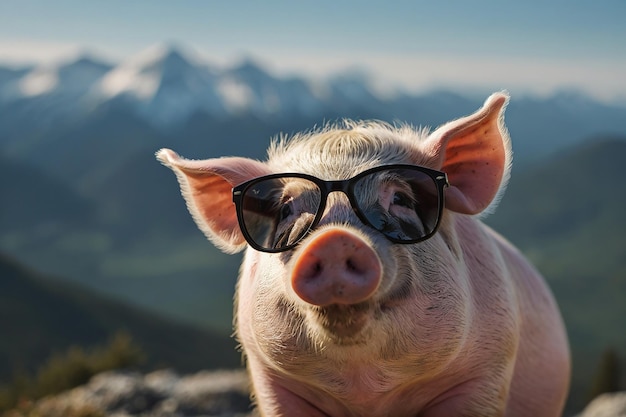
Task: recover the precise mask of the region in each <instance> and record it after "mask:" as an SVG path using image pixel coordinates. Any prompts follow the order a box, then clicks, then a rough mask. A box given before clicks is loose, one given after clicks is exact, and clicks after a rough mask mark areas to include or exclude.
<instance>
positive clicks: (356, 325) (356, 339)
mask: <svg viewBox="0 0 626 417" xmlns="http://www.w3.org/2000/svg"><path fill="white" fill-rule="evenodd" d="M371 307H372V306H371V305H370V304H369V303H360V304H353V305H341V304H332V305H329V306H325V307H313V308H312V309H311V312H312V316H313V317H312V318H313V320H314V321H315V323H316V325H317V326H318V327H319V328H321V329H322V330H323V332H324V334H325V336H326V337H327V338H328V339H330V340H331V341H332V342H334V343H336V344H339V345H353V344H358V343H363V342H364V341H365V329H366V328H367V327H368V323H369V322H370V320H371V319H372V308H371Z"/></svg>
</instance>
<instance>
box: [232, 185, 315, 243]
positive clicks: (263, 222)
mask: <svg viewBox="0 0 626 417" xmlns="http://www.w3.org/2000/svg"><path fill="white" fill-rule="evenodd" d="M320 200H321V192H320V190H319V187H318V186H317V185H316V184H315V183H313V182H312V181H309V180H307V179H303V178H297V177H281V178H272V179H261V180H259V181H257V182H254V183H253V184H251V185H250V186H249V187H248V188H246V190H245V191H244V195H243V201H242V213H243V220H244V226H245V228H246V230H247V232H248V234H249V235H250V237H251V238H252V240H253V241H254V242H255V243H256V244H257V245H259V246H261V247H263V248H265V249H281V248H285V247H287V246H290V245H293V244H295V243H296V242H297V241H298V240H300V238H302V236H304V234H306V232H307V231H308V230H309V228H310V226H311V223H312V221H313V219H314V218H315V213H316V212H317V209H318V208H319V205H320Z"/></svg>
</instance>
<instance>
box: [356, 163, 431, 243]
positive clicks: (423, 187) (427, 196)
mask: <svg viewBox="0 0 626 417" xmlns="http://www.w3.org/2000/svg"><path fill="white" fill-rule="evenodd" d="M387 184H393V185H394V187H397V188H398V189H402V190H403V192H404V193H410V194H411V195H410V196H409V197H410V199H411V200H412V201H413V202H414V204H412V208H411V209H409V208H406V207H405V208H404V209H403V210H404V212H403V210H399V211H396V212H392V211H391V210H387V209H386V208H385V207H383V206H382V205H381V203H380V201H379V200H378V198H379V196H380V194H381V191H382V188H383V187H385V186H386V185H387ZM354 194H355V196H356V200H357V203H358V206H359V210H360V211H361V213H362V214H363V215H364V216H365V218H366V219H367V221H368V223H369V224H370V225H371V226H372V227H374V228H375V229H376V230H379V231H380V232H381V233H383V234H384V235H385V236H388V237H390V238H392V239H395V240H399V241H410V240H418V239H421V238H422V237H424V236H427V235H428V234H430V233H431V232H432V231H433V230H434V229H435V227H436V223H437V217H438V213H439V198H438V190H437V185H436V184H435V181H434V180H433V179H432V178H431V177H430V176H429V175H427V174H425V173H424V172H422V171H419V170H418V169H410V168H401V169H390V170H383V171H377V172H373V173H371V174H370V175H366V176H364V177H363V178H360V179H359V180H358V181H357V183H356V184H355V187H354ZM368 198H369V200H368ZM405 210H412V211H411V212H410V213H407V212H406V211H405Z"/></svg>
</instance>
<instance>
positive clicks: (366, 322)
mask: <svg viewBox="0 0 626 417" xmlns="http://www.w3.org/2000/svg"><path fill="white" fill-rule="evenodd" d="M508 100H509V96H508V94H507V93H506V92H498V93H494V94H493V95H491V96H490V97H489V98H488V99H487V100H486V101H485V103H484V105H483V106H482V107H481V108H480V109H479V110H477V111H476V112H475V113H474V114H471V115H469V116H466V117H463V118H460V119H457V120H454V121H452V122H449V123H446V124H444V125H442V126H440V127H438V128H437V129H435V130H434V131H432V132H430V131H429V129H426V128H419V129H417V128H413V127H412V126H410V125H394V126H392V125H389V124H386V123H382V122H377V121H353V120H345V121H341V122H337V123H335V124H330V125H326V126H324V127H322V128H318V129H314V130H312V131H310V132H306V133H300V134H296V135H293V136H292V137H290V138H289V137H285V136H281V137H279V138H277V139H276V140H274V141H273V142H272V144H271V146H270V148H269V150H268V158H267V161H264V162H261V161H257V160H252V159H248V158H242V157H224V158H215V159H207V160H188V159H183V158H182V157H180V156H178V155H177V154H176V153H174V152H173V151H171V150H169V149H162V150H160V151H159V152H158V153H157V158H158V159H159V160H160V161H161V162H162V163H163V164H164V165H166V166H167V167H169V168H171V169H172V170H173V171H174V172H175V173H176V176H177V178H178V181H179V184H180V188H181V190H182V195H183V196H184V198H185V200H186V203H187V206H188V209H189V211H190V213H191V215H192V216H193V218H194V220H195V221H196V223H197V225H198V226H199V228H200V229H201V230H202V231H203V232H204V234H205V235H206V236H207V237H208V239H209V240H210V241H211V242H213V243H214V244H215V245H216V246H217V247H218V248H220V249H221V250H223V251H224V252H227V253H235V252H238V251H240V250H243V249H244V248H245V254H244V258H243V262H242V266H241V270H240V274H239V278H238V283H237V288H236V296H235V320H234V323H235V328H236V330H235V335H236V338H237V340H238V341H239V343H240V344H241V347H242V350H243V353H244V357H245V359H246V365H247V368H248V370H249V373H250V377H251V382H252V386H253V392H254V394H253V396H254V401H255V403H256V407H257V411H258V412H259V413H260V414H261V415H262V416H271V417H275V416H285V417H295V416H307V417H318V416H319V417H321V416H332V417H340V416H346V417H347V416H362V417H365V416H371V417H382V416H393V417H402V416H411V417H416V416H420V417H455V416H458V417H461V416H462V417H488V416H507V417H554V416H559V415H560V414H561V412H562V409H563V407H564V402H565V399H566V395H567V392H568V386H569V378H570V352H569V347H568V341H567V336H566V331H565V328H564V323H563V320H562V318H561V315H560V312H559V310H558V307H557V305H556V302H555V300H554V298H553V295H552V294H551V292H550V290H549V288H548V286H547V285H546V283H545V281H544V279H543V278H542V277H541V276H540V274H539V273H538V272H537V270H536V269H535V268H534V267H533V266H531V264H530V263H529V262H528V261H527V260H525V258H524V257H523V256H522V255H521V254H520V252H519V251H518V250H517V249H516V248H515V247H514V246H512V245H511V244H510V243H509V242H508V241H507V240H505V239H504V238H503V237H502V236H500V235H499V234H498V233H496V232H495V231H493V230H492V229H490V228H489V227H488V226H486V225H485V224H484V223H483V222H482V221H481V220H480V219H481V216H482V215H484V214H485V213H488V212H490V211H491V210H493V208H494V205H495V204H496V203H497V202H498V199H499V198H500V196H501V194H502V192H503V190H504V188H505V186H506V183H507V181H508V178H509V173H510V167H511V157H512V156H511V155H512V151H511V145H510V140H509V135H508V131H507V129H506V127H505V124H504V109H505V108H506V105H507V103H508ZM520 220H521V219H520Z"/></svg>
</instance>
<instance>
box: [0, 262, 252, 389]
mask: <svg viewBox="0 0 626 417" xmlns="http://www.w3.org/2000/svg"><path fill="white" fill-rule="evenodd" d="M0 317H2V318H3V320H2V337H1V338H0V357H2V358H3V360H2V361H0V383H1V382H2V381H6V380H7V379H8V378H10V377H11V375H12V374H13V373H15V372H16V371H17V370H23V371H24V372H27V373H32V372H35V371H36V370H37V369H38V367H39V366H40V365H41V364H42V363H43V362H44V361H45V360H47V359H48V358H49V357H50V355H51V354H53V353H54V352H61V351H65V350H67V349H69V348H70V347H71V346H94V345H100V344H102V343H104V342H105V341H106V340H108V339H110V338H111V337H113V335H115V334H117V333H119V332H120V331H125V332H126V333H128V334H131V335H132V337H133V339H134V340H135V341H136V342H137V343H138V344H139V345H140V346H141V347H142V349H143V350H144V351H145V352H146V357H147V360H146V362H145V363H144V364H143V367H144V368H145V369H154V368H157V367H171V368H174V369H176V370H178V371H180V372H190V371H194V370H198V369H204V368H218V367H236V366H238V365H240V364H241V359H240V355H239V354H238V353H237V352H236V350H235V342H234V340H232V339H231V338H230V337H229V334H228V333H218V332H212V331H209V330H203V329H199V328H195V327H193V326H190V325H188V324H182V323H177V322H173V321H171V320H169V319H165V318H162V317H159V316H155V315H152V314H149V313H146V312H145V311H142V310H139V309H137V308H132V307H129V306H127V305H124V304H122V303H120V302H117V301H112V300H110V299H107V298H105V297H103V296H101V295H96V294H93V293H91V292H89V291H86V290H84V289H82V288H79V287H76V286H75V285H72V284H68V283H63V282H60V281H58V280H50V279H48V278H46V277H42V276H39V275H37V274H35V273H33V272H32V271H29V270H28V269H26V268H24V267H22V266H21V265H20V264H18V263H17V262H15V261H14V260H13V259H11V258H8V257H5V256H2V255H1V254H0Z"/></svg>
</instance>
